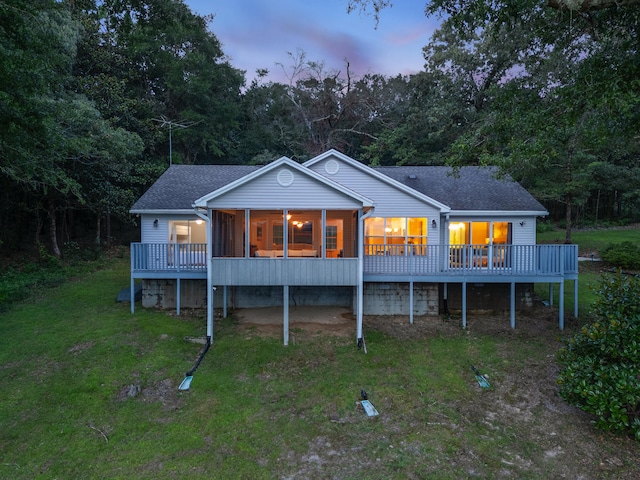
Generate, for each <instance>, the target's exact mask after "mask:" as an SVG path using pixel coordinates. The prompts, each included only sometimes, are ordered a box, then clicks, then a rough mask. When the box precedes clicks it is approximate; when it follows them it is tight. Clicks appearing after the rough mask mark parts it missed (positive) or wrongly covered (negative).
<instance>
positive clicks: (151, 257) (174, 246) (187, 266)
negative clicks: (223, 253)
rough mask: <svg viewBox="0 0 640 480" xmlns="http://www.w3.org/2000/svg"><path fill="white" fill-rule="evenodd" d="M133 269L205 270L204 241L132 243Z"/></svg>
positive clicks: (163, 270) (153, 270)
mask: <svg viewBox="0 0 640 480" xmlns="http://www.w3.org/2000/svg"><path fill="white" fill-rule="evenodd" d="M131 269H132V270H133V271H145V270H147V271H152V272H183V271H203V272H204V271H206V270H207V244H206V243H132V244H131Z"/></svg>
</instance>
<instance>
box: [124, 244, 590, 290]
mask: <svg viewBox="0 0 640 480" xmlns="http://www.w3.org/2000/svg"><path fill="white" fill-rule="evenodd" d="M211 262H212V267H213V269H212V275H213V280H214V283H216V284H224V285H357V284H358V259H357V258H300V257H298V258H256V257H245V258H233V257H214V258H212V259H211ZM131 273H132V277H133V278H206V276H207V253H206V244H165V243H133V244H131ZM577 275H578V246H577V245H494V246H491V245H490V246H487V245H464V246H449V245H412V246H410V248H409V249H405V248H404V247H403V249H402V250H400V249H399V248H398V245H375V246H367V248H366V250H365V255H364V257H363V281H365V282H367V281H369V282H376V281H378V282H383V281H386V282H389V281H421V282H463V281H474V280H476V281H478V280H482V281H487V282H505V283H509V282H514V281H515V282H534V283H535V282H550V281H552V282H553V281H555V282H557V281H560V280H561V279H568V280H573V279H576V278H577Z"/></svg>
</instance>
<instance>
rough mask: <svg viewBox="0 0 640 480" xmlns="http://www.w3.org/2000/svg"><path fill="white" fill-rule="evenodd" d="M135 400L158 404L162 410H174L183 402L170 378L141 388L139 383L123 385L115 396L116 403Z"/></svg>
mask: <svg viewBox="0 0 640 480" xmlns="http://www.w3.org/2000/svg"><path fill="white" fill-rule="evenodd" d="M129 399H136V400H138V401H141V402H159V403H161V404H162V407H163V409H164V410H176V409H178V408H179V407H180V405H181V404H182V402H183V398H182V397H181V396H180V394H179V392H178V386H177V385H176V384H175V383H174V381H173V380H172V379H170V378H165V379H164V380H160V381H158V382H154V383H153V384H150V385H146V386H144V387H143V386H142V385H141V384H140V383H139V382H135V383H131V384H129V385H124V386H123V387H122V388H120V390H119V391H118V394H117V400H118V401H121V402H122V401H126V400H129Z"/></svg>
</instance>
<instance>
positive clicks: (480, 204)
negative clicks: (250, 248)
mask: <svg viewBox="0 0 640 480" xmlns="http://www.w3.org/2000/svg"><path fill="white" fill-rule="evenodd" d="M259 168H260V167H259V166H247V165H173V166H171V167H169V169H168V170H167V171H166V172H165V173H163V174H162V175H161V176H160V178H159V179H158V180H157V181H156V182H155V183H154V184H153V185H152V186H151V188H149V190H147V191H146V192H145V193H144V195H142V197H140V199H139V200H138V201H137V202H136V203H135V204H134V205H133V207H131V211H132V212H134V213H136V212H141V211H145V210H147V211H148V210H156V211H157V210H190V209H191V208H192V204H193V202H194V201H195V200H197V199H198V198H200V197H202V196H204V195H206V194H208V193H211V192H212V191H214V190H217V189H218V188H221V187H224V186H225V185H228V184H229V183H231V182H234V181H236V180H238V179H239V178H242V177H244V176H245V175H248V174H250V173H252V172H254V171H256V170H257V169H259ZM374 168H375V169H376V170H377V171H378V172H379V173H382V174H384V175H387V176H388V177H390V178H392V179H394V180H396V181H398V182H400V183H402V184H403V185H406V186H408V187H410V188H413V189H414V190H416V191H418V192H420V193H422V194H423V195H426V196H428V197H430V198H433V199H434V200H437V201H439V202H440V203H443V204H445V205H447V206H449V207H450V208H451V209H452V210H488V211H534V212H544V211H546V209H545V208H544V207H543V206H542V205H541V204H540V203H539V202H538V201H537V200H536V199H534V198H533V197H532V196H531V195H530V194H529V192H527V191H526V190H525V189H524V188H522V187H521V186H520V185H519V184H518V183H516V182H514V181H513V180H511V179H509V178H507V179H504V180H503V179H498V178H496V172H497V170H496V169H495V168H483V167H462V168H460V169H459V171H458V175H457V176H456V175H453V172H452V169H451V168H449V167H431V166H415V167H404V166H403V167H374Z"/></svg>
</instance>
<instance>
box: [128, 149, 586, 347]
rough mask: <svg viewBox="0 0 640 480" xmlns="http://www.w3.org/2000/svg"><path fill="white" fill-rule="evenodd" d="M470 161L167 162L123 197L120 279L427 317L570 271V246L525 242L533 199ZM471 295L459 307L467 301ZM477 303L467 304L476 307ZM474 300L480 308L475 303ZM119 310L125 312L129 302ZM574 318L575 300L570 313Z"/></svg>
mask: <svg viewBox="0 0 640 480" xmlns="http://www.w3.org/2000/svg"><path fill="white" fill-rule="evenodd" d="M496 174H497V171H496V170H495V169H490V168H482V167H462V168H460V169H459V170H458V171H455V172H454V171H452V169H451V168H448V167H431V166H411V167H409V166H407V167H369V166H366V165H364V164H362V163H360V162H358V161H356V160H354V159H352V158H350V157H348V156H346V155H343V154H342V153H340V152H338V151H335V150H329V151H327V152H326V153H323V154H321V155H319V156H317V157H315V158H313V159H311V160H309V161H307V162H306V163H304V164H298V163H296V162H294V161H292V160H290V159H288V158H286V157H283V158H280V159H279V160H276V161H274V162H272V163H271V164H269V165H266V166H238V165H189V166H188V165H173V166H171V167H170V168H169V169H168V170H167V171H166V172H165V173H164V174H163V175H162V176H161V177H160V178H159V179H158V180H157V182H156V183H155V184H154V185H152V186H151V188H149V190H148V191H147V192H146V193H145V194H144V195H143V196H142V197H141V198H140V199H139V200H138V201H137V202H136V203H135V204H134V205H133V207H132V209H131V213H132V214H136V215H139V217H140V224H141V242H139V243H134V244H132V245H131V288H132V292H133V285H134V281H135V280H136V279H143V285H144V294H143V305H145V306H154V305H158V306H163V307H175V308H176V309H177V311H178V312H179V311H180V308H181V305H187V306H195V307H205V306H206V308H207V311H208V321H207V335H208V336H209V337H211V336H212V335H213V312H214V308H215V307H216V306H217V307H218V308H222V309H223V310H224V314H225V315H226V311H227V307H228V306H234V307H258V306H271V305H282V306H284V308H283V329H284V333H283V335H284V342H285V344H287V342H288V323H289V305H292V304H295V305H340V306H348V307H350V308H352V309H353V311H354V314H355V317H356V325H355V330H356V338H357V339H358V340H360V339H362V318H363V315H374V314H404V315H408V316H409V321H410V322H413V317H414V315H416V314H417V315H433V316H437V315H439V313H440V312H443V311H447V310H448V309H449V308H454V304H455V308H456V309H460V310H461V312H462V324H463V327H464V326H466V322H467V309H468V307H469V305H468V304H469V303H473V302H475V301H478V300H480V301H482V300H483V299H484V301H485V302H487V301H488V302H490V303H491V304H492V305H494V306H495V305H496V304H499V303H500V302H502V301H505V299H506V305H505V306H506V308H508V309H509V311H510V320H511V326H512V328H515V311H516V303H517V304H518V307H521V306H522V305H523V304H524V303H526V302H527V301H530V300H531V299H530V295H531V286H532V284H533V283H548V284H549V286H550V291H551V292H552V288H553V285H554V284H558V285H559V288H560V305H559V317H560V318H559V326H560V328H563V324H564V305H563V298H564V284H565V281H566V280H573V281H574V296H575V297H576V302H575V305H576V306H577V303H578V302H577V275H578V250H577V245H537V244H536V220H537V218H538V217H540V216H545V215H547V211H546V210H545V209H544V207H543V206H542V205H541V204H540V203H539V202H538V201H536V200H535V199H534V198H533V197H532V196H531V195H530V194H529V193H528V192H527V191H526V190H525V189H523V188H522V187H521V186H520V185H519V184H518V183H516V182H514V181H512V180H510V179H508V178H507V179H501V178H498V176H497V175H496ZM472 306H473V305H472ZM476 307H478V306H476ZM479 307H480V308H482V306H481V305H479ZM131 309H132V312H133V309H134V304H133V302H132V305H131ZM575 314H576V315H577V311H576V312H575Z"/></svg>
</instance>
